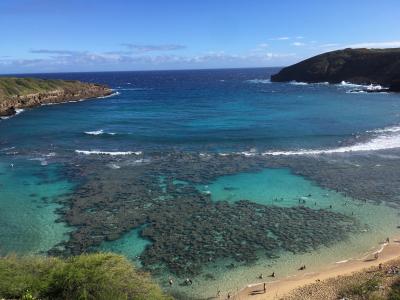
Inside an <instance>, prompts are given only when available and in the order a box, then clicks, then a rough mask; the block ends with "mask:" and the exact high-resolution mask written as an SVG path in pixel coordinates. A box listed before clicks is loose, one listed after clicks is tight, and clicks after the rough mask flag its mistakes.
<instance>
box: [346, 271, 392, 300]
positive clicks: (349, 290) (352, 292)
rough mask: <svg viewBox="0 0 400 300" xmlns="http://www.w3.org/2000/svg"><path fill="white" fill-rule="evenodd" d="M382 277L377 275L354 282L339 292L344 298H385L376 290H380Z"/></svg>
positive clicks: (366, 299) (369, 299)
mask: <svg viewBox="0 0 400 300" xmlns="http://www.w3.org/2000/svg"><path fill="white" fill-rule="evenodd" d="M381 283H382V278H381V277H380V276H379V275H377V276H374V277H372V278H370V279H368V280H366V281H363V282H359V283H356V284H352V285H350V286H348V287H346V288H345V289H344V290H343V291H341V292H340V293H339V295H340V297H342V298H346V299H347V298H349V299H360V300H364V299H365V300H378V299H384V298H382V297H381V296H380V295H378V294H376V293H375V292H377V291H379V286H380V285H381Z"/></svg>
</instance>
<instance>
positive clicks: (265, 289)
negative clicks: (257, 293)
mask: <svg viewBox="0 0 400 300" xmlns="http://www.w3.org/2000/svg"><path fill="white" fill-rule="evenodd" d="M266 292H267V284H266V283H265V282H264V294H265V293H266Z"/></svg>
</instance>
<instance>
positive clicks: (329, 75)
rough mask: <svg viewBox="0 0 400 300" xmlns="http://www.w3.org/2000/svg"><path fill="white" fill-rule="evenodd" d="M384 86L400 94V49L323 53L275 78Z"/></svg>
mask: <svg viewBox="0 0 400 300" xmlns="http://www.w3.org/2000/svg"><path fill="white" fill-rule="evenodd" d="M293 80H295V81H301V82H308V83H312V82H329V83H339V82H341V81H347V82H351V83H356V84H380V85H382V86H385V87H388V88H389V89H390V90H391V91H397V92H398V91H400V48H391V49H344V50H337V51H332V52H327V53H323V54H320V55H317V56H314V57H311V58H309V59H306V60H304V61H301V62H299V63H297V64H294V65H292V66H289V67H286V68H283V69H282V70H281V71H280V72H279V73H278V74H275V75H273V76H271V81H274V82H284V81H293Z"/></svg>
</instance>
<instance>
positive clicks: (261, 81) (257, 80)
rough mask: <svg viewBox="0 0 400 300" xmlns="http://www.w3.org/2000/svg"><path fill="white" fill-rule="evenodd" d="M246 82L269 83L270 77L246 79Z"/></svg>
mask: <svg viewBox="0 0 400 300" xmlns="http://www.w3.org/2000/svg"><path fill="white" fill-rule="evenodd" d="M246 82H248V83H257V84H259V83H264V84H265V83H271V80H270V79H259V78H255V79H249V80H246Z"/></svg>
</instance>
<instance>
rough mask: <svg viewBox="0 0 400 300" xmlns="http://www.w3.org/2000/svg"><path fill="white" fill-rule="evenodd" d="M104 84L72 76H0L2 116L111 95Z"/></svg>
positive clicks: (0, 111)
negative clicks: (70, 77)
mask: <svg viewBox="0 0 400 300" xmlns="http://www.w3.org/2000/svg"><path fill="white" fill-rule="evenodd" d="M110 94H112V90H111V89H110V88H108V87H107V86H105V85H99V84H93V83H84V82H80V81H70V80H44V79H36V78H14V77H1V78H0V117H2V116H3V117H4V116H11V115H14V114H15V113H16V110H17V109H23V108H29V107H35V106H40V105H43V104H49V103H62V102H68V101H76V100H83V99H89V98H96V97H102V96H108V95H110Z"/></svg>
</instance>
